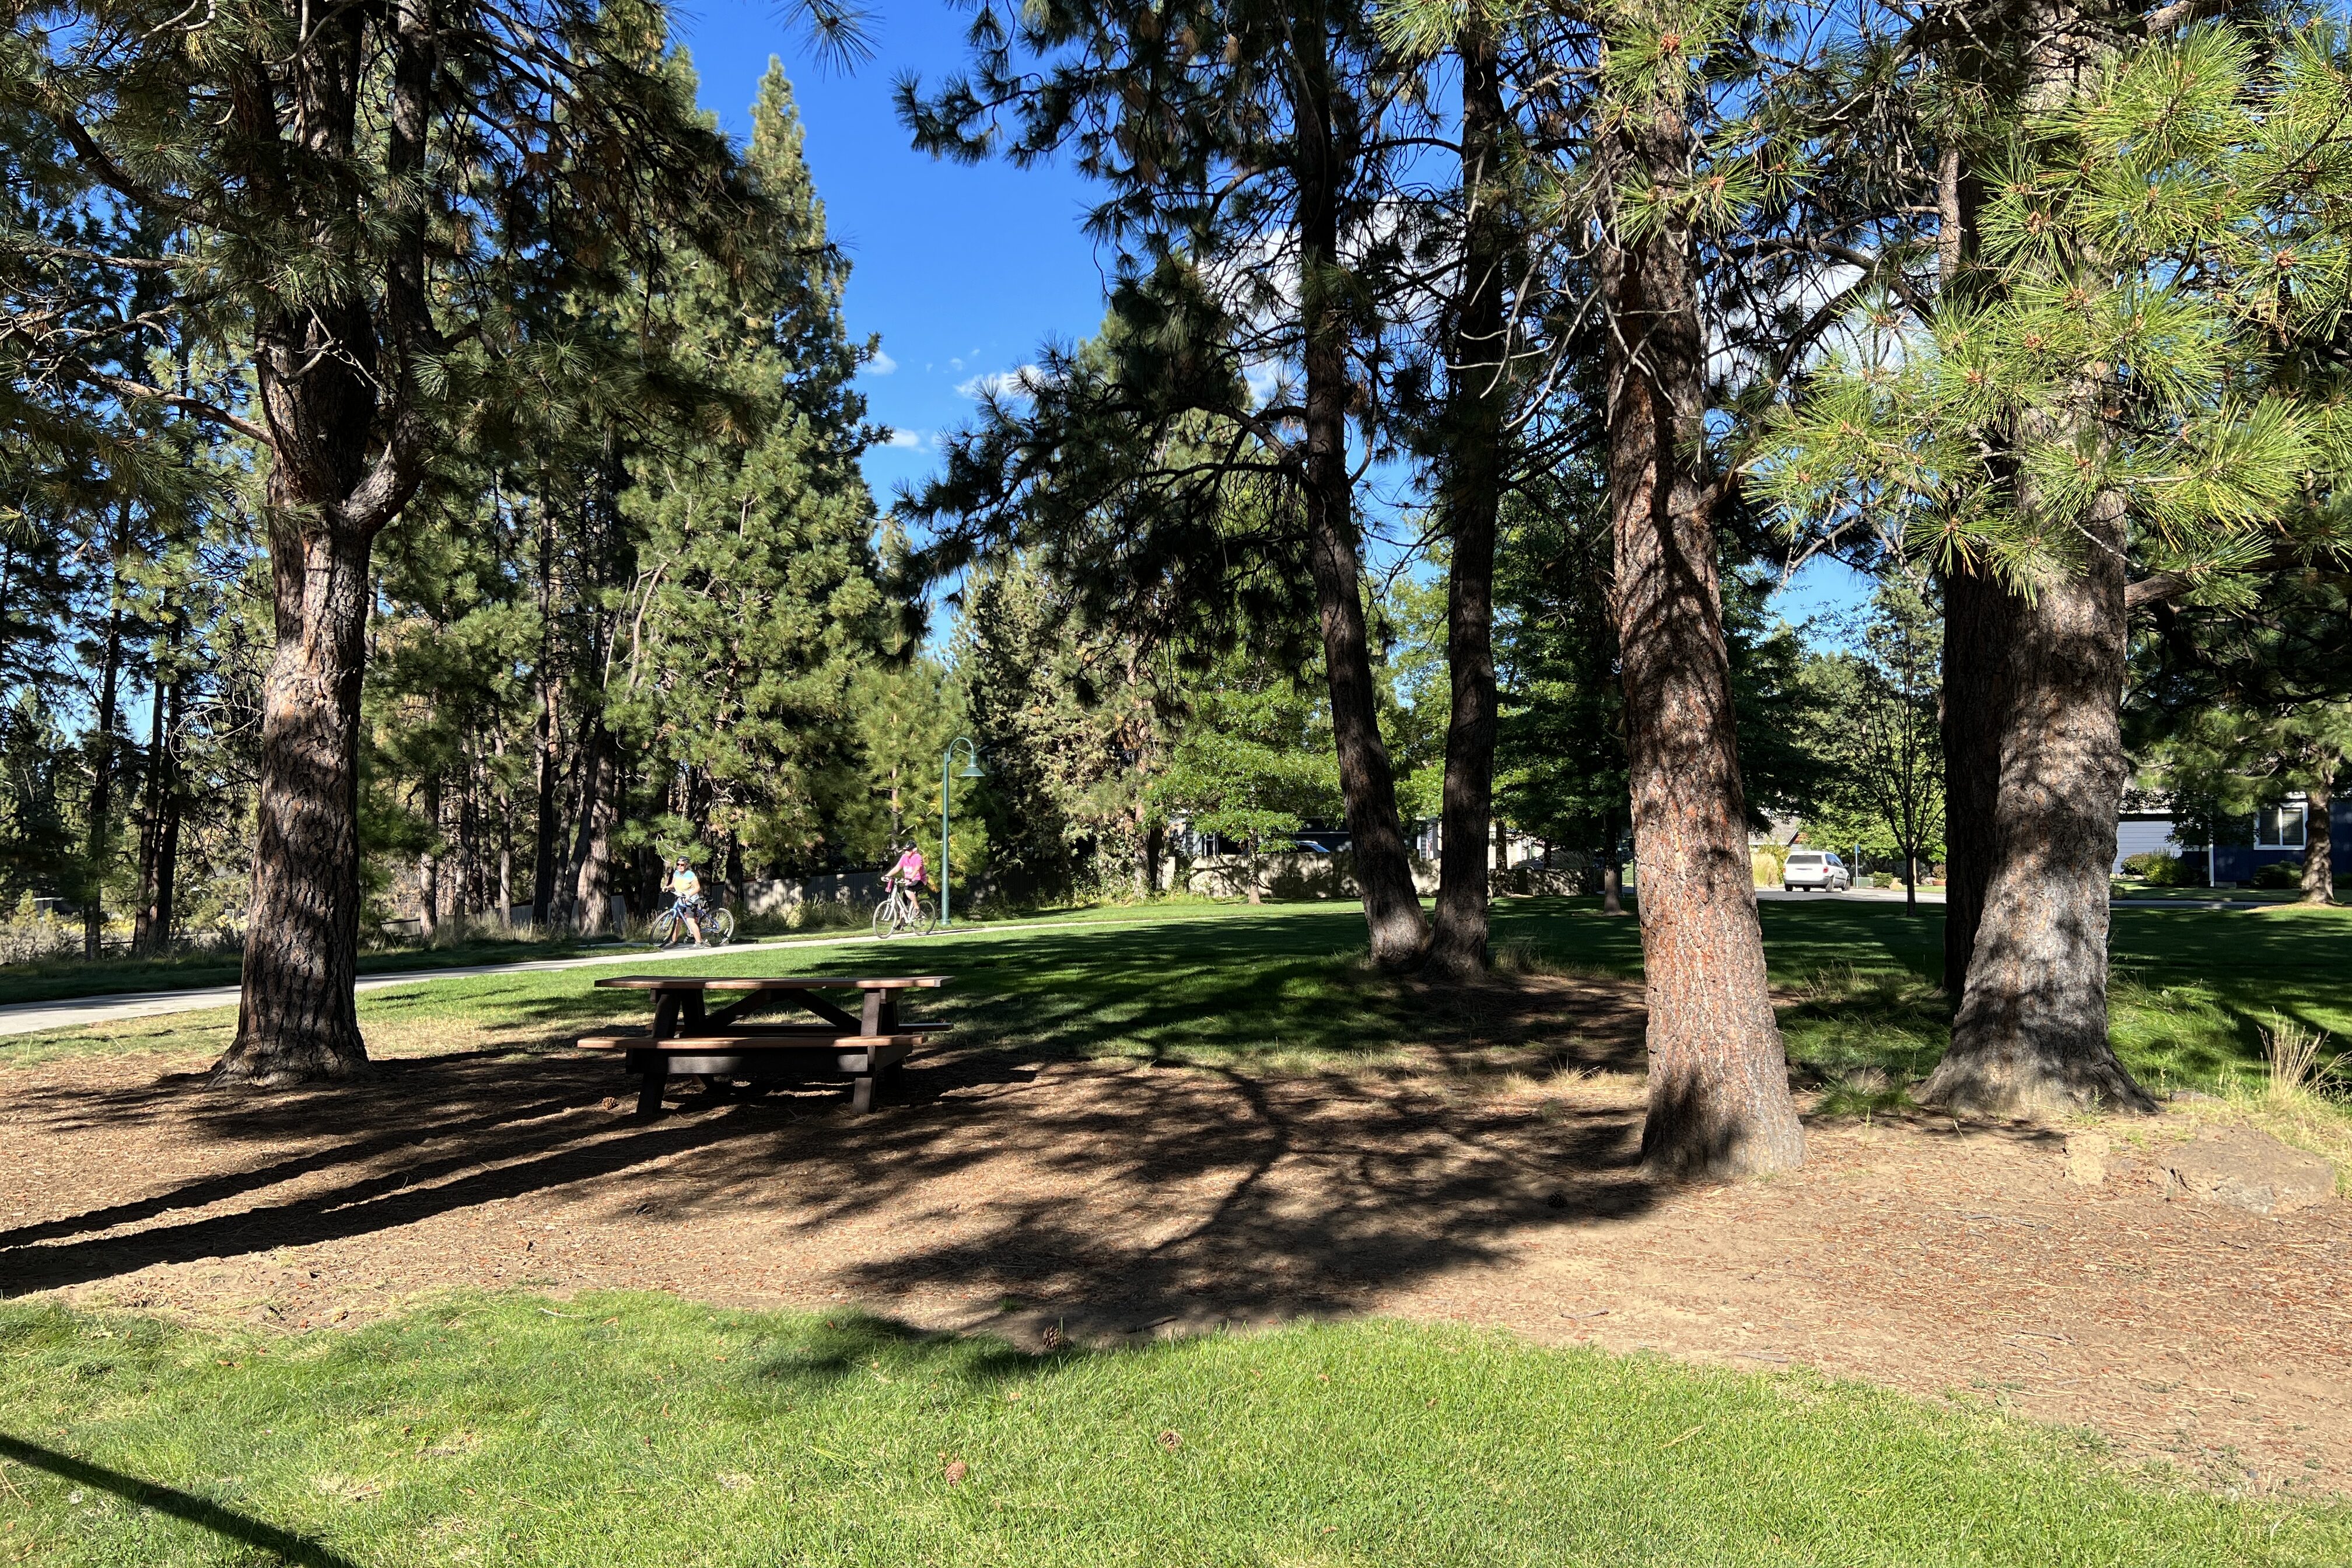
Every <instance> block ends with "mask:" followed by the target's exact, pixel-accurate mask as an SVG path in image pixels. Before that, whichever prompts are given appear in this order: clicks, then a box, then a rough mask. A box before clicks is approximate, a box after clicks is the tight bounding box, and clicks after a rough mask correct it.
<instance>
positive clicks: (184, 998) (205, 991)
mask: <svg viewBox="0 0 2352 1568" xmlns="http://www.w3.org/2000/svg"><path fill="white" fill-rule="evenodd" d="M1051 923H1056V922H1045V921H1032V922H1024V923H1022V924H1018V925H969V926H955V927H952V928H950V929H949V930H947V931H934V932H932V933H931V934H930V935H929V936H921V937H898V938H896V939H894V940H896V941H898V942H949V941H952V940H954V939H955V938H957V937H961V936H970V935H971V934H973V933H974V932H999V931H1043V930H1045V929H1046V926H1047V925H1048V924H1051ZM1132 923H1134V922H1132V921H1088V922H1087V924H1088V926H1089V928H1092V927H1094V926H1100V925H1125V924H1132ZM872 940H874V939H873V938H871V937H867V936H860V935H857V934H856V933H855V932H850V931H839V932H835V933H834V934H832V935H829V936H819V937H795V938H793V939H792V940H790V941H786V942H738V943H736V944H735V945H734V946H732V947H686V946H679V947H673V948H645V947H633V948H630V949H629V950H628V951H626V952H600V953H595V954H592V955H591V956H589V957H586V958H539V959H532V960H530V961H529V962H527V963H481V964H475V965H472V966H470V967H467V968H464V969H411V970H406V971H404V972H402V973H398V974H369V975H362V977H361V978H360V982H359V984H357V985H355V986H353V987H352V989H353V990H354V991H383V990H385V989H387V988H388V987H391V986H394V985H422V984H425V983H426V982H428V981H434V980H467V979H471V978H472V977H474V976H475V975H479V974H537V973H542V972H545V971H548V970H555V969H586V968H590V967H592V966H593V965H596V964H600V963H635V964H646V963H665V962H667V961H668V960H671V959H678V958H709V957H710V956H711V955H712V954H714V953H720V952H772V951H774V950H776V949H778V948H788V947H839V946H841V945H842V944H843V943H844V942H870V941H872ZM236 1001H237V987H236V986H234V985H208V986H205V987H203V988H202V989H199V990H190V991H136V992H132V993H131V994H127V995H119V996H68V997H63V998H60V999H58V1000H57V1001H52V1002H16V1003H11V1004H9V1005H6V1006H0V1037H6V1036H9V1035H34V1034H39V1033H40V1032H41V1031H43V1030H45V1029H78V1028H81V1027H84V1026H88V1025H91V1024H112V1023H118V1022H120V1021H121V1020H122V1019H125V1018H152V1017H155V1016H158V1015H160V1014H164V1013H195V1012H201V1011H202V1010H204V1009H205V1008H207V1007H234V1006H236Z"/></svg>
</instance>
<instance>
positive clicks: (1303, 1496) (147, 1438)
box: [0, 1295, 2352, 1568]
mask: <svg viewBox="0 0 2352 1568" xmlns="http://www.w3.org/2000/svg"><path fill="white" fill-rule="evenodd" d="M0 1400H5V1406H6V1408H7V1409H8V1410H9V1411H10V1412H11V1413H12V1414H11V1417H10V1421H9V1424H8V1427H7V1443H6V1447H5V1455H6V1458H7V1459H8V1460H9V1463H8V1464H7V1467H6V1468H5V1470H0V1475H5V1479H6V1480H7V1483H8V1489H10V1490H11V1491H12V1492H13V1494H14V1495H13V1498H12V1505H11V1508H10V1510H9V1517H10V1519H11V1520H12V1521H13V1523H14V1528H13V1529H12V1530H10V1531H7V1532H6V1533H5V1534H0V1545H5V1546H7V1547H9V1548H11V1549H12V1551H13V1552H15V1553H16V1554H19V1555H26V1554H29V1555H30V1556H31V1557H32V1558H34V1559H36V1560H38V1561H40V1562H43V1563H58V1564H97V1563H109V1564H113V1563H249V1562H265V1561H273V1560H275V1561H292V1562H301V1563H325V1564H330V1565H334V1564H343V1563H366V1564H370V1565H376V1564H419V1565H422V1564H438V1563H451V1562H462V1563H483V1564H507V1563H514V1564H521V1563H530V1564H547V1565H551V1568H554V1565H562V1564H572V1563H581V1564H591V1563H593V1564H599V1565H602V1564H606V1563H705V1564H738V1563H740V1564H745V1565H752V1564H758V1565H761V1568H765V1565H768V1564H772V1563H803V1562H814V1563H856V1564H869V1563H870V1564H891V1565H894V1568H895V1565H898V1564H916V1563H956V1564H961V1563H991V1564H994V1563H1002V1564H1015V1563H1018V1564H1024V1565H1031V1564H1034V1565H1039V1568H1053V1565H1058V1564H1072V1565H1086V1568H1094V1565H1097V1564H1128V1563H1133V1564H1147V1563H1148V1564H1160V1563H1212V1564H1234V1565H1241V1564H1274V1563H1320V1564H1352V1565H1362V1568H1373V1565H1380V1568H1389V1565H1405V1568H1412V1565H1421V1564H1429V1565H1438V1564H1455V1563H1459V1564H1465V1565H1466V1564H1475V1565H1477V1568H1488V1565H1491V1564H1538V1563H1541V1564H1554V1563H1628V1564H1632V1563H1709V1564H1723V1565H1727V1568H1739V1565H1743V1564H1750V1563H1755V1564H1764V1563H1770V1564H1790V1565H1794V1564H1799V1563H1825V1562H1834V1563H1843V1564H1903V1565H1906V1568H1911V1565H1921V1568H1924V1565H1929V1564H1937V1563H2080V1564H2093V1563H2097V1564H2126V1563H2128V1564H2132V1565H2134V1568H2141V1565H2147V1568H2163V1565H2168V1564H2181V1565H2187V1564H2200V1565H2202V1564H2208V1563H2224V1562H2226V1563H2247V1564H2281V1565H2284V1564H2319V1563H2338V1562H2341V1561H2343V1560H2344V1559H2345V1556H2346V1554H2347V1552H2352V1515H2347V1511H2346V1510H2344V1509H2343V1508H2341V1507H2340V1506H2330V1505H2326V1504H2317V1505H2312V1504H2297V1503H2294V1502H2293V1501H2289V1500H2263V1501H2252V1502H2232V1501H2228V1500H2222V1499H2220V1498H2216V1497H2213V1496H2210V1495H2206V1494H2203V1493H2200V1492H2197V1491H2193V1490H2189V1489H2185V1488H2183V1487H2180V1486H2179V1485H2178V1484H2176V1483H2175V1482H2173V1481H2172V1480H2171V1479H2169V1478H2166V1477H2162V1476H2149V1477H2143V1478H2141V1479H2140V1480H2139V1481H2138V1482H2137V1484H2136V1483H2134V1482H2132V1481H2128V1480H2126V1479H2123V1478H2120V1477H2118V1476H2116V1475H2115V1474H2112V1473H2109V1472H2108V1471H2107V1470H2106V1469H2105V1468H2104V1466H2103V1464H2102V1462H2101V1459H2100V1456H2099V1454H2098V1452H2097V1450H2096V1448H2095V1446H2094V1445H2092V1444H2090V1443H2089V1442H2088V1441H2087V1440H2084V1439H2080V1438H2075V1437H2071V1436H2065V1435H2062V1434H2055V1433H2051V1432H2048V1431H2045V1430H2042V1429H2038V1428H2031V1427H2027V1426H2021V1425H2014V1424H2011V1423H2008V1422H2004V1421H2001V1420H2000V1419H1998V1418H1995V1417H1992V1416H1990V1415H1985V1414H1983V1413H1982V1412H1980V1411H1979V1410H1977V1409H1974V1408H1972V1407H1968V1406H1958V1405H1956V1406H1951V1407H1940V1406H1935V1405H1927V1404H1923V1403H1920V1402H1917V1401H1914V1400H1909V1399H1906V1398H1904V1397H1902V1396H1899V1395H1895V1394H1888V1393H1885V1392H1882V1391H1876V1390H1871V1389H1866V1388H1863V1387H1858V1386H1855V1385H1852V1384H1838V1383H1832V1382H1830V1381H1828V1380H1826V1379H1822V1378H1820V1377H1817V1376H1814V1375H1811V1374H1809V1373H1801V1372H1800V1373H1780V1374H1775V1375H1765V1374H1751V1373H1728V1372H1722V1371H1709V1370H1705V1369H1700V1368H1695V1367H1688V1366H1682V1365H1677V1364H1675V1363H1669V1362H1666V1361H1664V1360H1663V1359H1661V1358H1655V1357H1648V1356H1637V1357H1630V1358H1629V1357H1617V1356H1611V1355H1606V1354H1602V1353H1601V1352H1593V1351H1584V1350H1549V1349H1539V1348H1534V1347H1529V1346H1527V1345H1524V1344H1521V1343H1517V1342H1513V1341H1511V1340H1509V1339H1507V1338H1505V1337H1503V1336H1500V1335H1496V1334H1491V1333H1485V1332H1479V1331H1468V1330H1461V1329H1447V1328H1437V1327H1418V1326H1409V1325H1404V1324H1398V1323H1390V1322H1358V1323H1353V1324H1348V1325H1342V1326H1320V1327H1317V1326H1298V1327H1293V1328H1288V1329H1283V1330H1279V1331H1269V1332H1255V1333H1247V1334H1238V1333H1236V1334H1219V1335H1212V1336H1210V1337H1207V1338H1204V1339H1197V1340H1190V1341H1185V1342H1174V1343H1160V1344H1155V1345H1151V1346H1149V1347H1145V1348H1138V1349H1128V1350H1115V1351H1085V1350H1069V1351H1065V1352H1057V1353H1055V1354H1051V1355H1043V1356H1033V1355H1029V1354H1026V1353H1024V1352H1020V1351H1018V1350H1016V1349H1014V1348H1013V1347H1011V1346H1008V1345H1005V1344H1003V1343H1000V1342H992V1341H985V1340H970V1339H943V1338H928V1337H923V1336H919V1335H916V1334H913V1333H910V1332H908V1331H904V1330H902V1329H899V1328H898V1327H896V1326H895V1325H892V1324H889V1323H887V1322H882V1321H874V1320H871V1319H866V1318H862V1317H858V1316H856V1315H854V1314H835V1315H834V1316H831V1317H815V1316H799V1315H789V1316H788V1315H778V1314H754V1313H738V1312H727V1311H721V1310H714V1309H709V1308H705V1307H699V1306H695V1305H692V1304H690V1303H687V1302H682V1301H678V1300H673V1299H669V1298H664V1297H651V1296H642V1295H631V1296H620V1295H587V1296H582V1297H578V1298H575V1299H572V1300H565V1301H555V1300H541V1299H537V1298H531V1297H527V1296H521V1295H511V1296H497V1297H488V1298H482V1297H473V1298H461V1299H457V1300H450V1301H448V1302H446V1303H444V1304H442V1305H439V1306H436V1307H434V1308H431V1309H428V1310H420V1311H416V1312H413V1313H411V1314H409V1315H407V1316H405V1317H403V1318H399V1319H394V1320H391V1321H383V1322H380V1323H377V1324H375V1325H373V1326H372V1327H370V1328H367V1329H364V1330H361V1331H354V1332H349V1333H335V1332H329V1333H315V1334H308V1335H300V1336H292V1337H288V1336H278V1337H268V1338H265V1337H260V1336H254V1335H232V1334H214V1333H205V1332H197V1331H182V1330H175V1329H170V1328H166V1327H164V1326H163V1325H161V1324H158V1323H156V1322H154V1321H152V1320H139V1319H120V1318H104V1319H101V1318H94V1317H86V1316H78V1315H73V1314H68V1313H66V1312H62V1311H58V1310H54V1309H39V1308H26V1307H15V1308H7V1309H0Z"/></svg>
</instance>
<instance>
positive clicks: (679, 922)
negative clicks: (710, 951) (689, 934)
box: [653, 904, 735, 947]
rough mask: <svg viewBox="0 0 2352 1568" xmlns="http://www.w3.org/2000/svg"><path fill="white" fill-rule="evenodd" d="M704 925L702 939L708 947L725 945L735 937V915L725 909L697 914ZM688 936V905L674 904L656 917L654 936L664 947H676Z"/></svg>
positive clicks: (702, 925)
mask: <svg viewBox="0 0 2352 1568" xmlns="http://www.w3.org/2000/svg"><path fill="white" fill-rule="evenodd" d="M696 918H697V921H698V923H699V924H700V925H701V927H702V941H703V944H704V945H705V946H707V947H724V946H726V945H727V944H728V943H729V942H732V941H733V940H734V939H735V917H734V916H733V915H731V914H730V913H729V912H728V911H727V910H725V909H723V908H722V909H716V910H701V911H699V912H698V915H697V917H696ZM685 937H686V906H685V905H684V904H672V905H670V907H669V908H667V909H666V910H663V911H662V912H661V913H659V914H657V915H656V916H655V917H654V928H653V938H654V940H655V941H656V942H659V943H661V944H662V946H664V947H675V946H677V943H678V942H681V941H682V940H684V939H685Z"/></svg>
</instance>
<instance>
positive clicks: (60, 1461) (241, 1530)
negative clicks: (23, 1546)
mask: <svg viewBox="0 0 2352 1568" xmlns="http://www.w3.org/2000/svg"><path fill="white" fill-rule="evenodd" d="M0 1458H10V1459H14V1460H16V1463H18V1464H20V1465H23V1466H25V1467H26V1468H30V1469H36V1470H46V1471H47V1472H48V1473H49V1474H50V1475H53V1476H56V1477H57V1478H58V1479H60V1480H67V1481H71V1482H73V1483H74V1484H75V1485H76V1486H84V1487H90V1488H94V1489H97V1490H100V1491H107V1492H112V1493H113V1494H114V1495H115V1496H116V1497H119V1498H121V1499H122V1500H124V1501H126V1502H131V1503H135V1504H137V1505H138V1506H139V1507H141V1508H145V1509H152V1510H154V1511H156V1512H157V1513H166V1514H169V1515H171V1516H172V1517H173V1519H184V1520H186V1521H188V1522H189V1523H190V1524H193V1525H195V1526H197V1527H198V1528H199V1529H203V1530H209V1531H212V1532H213V1533H214V1534H215V1535H219V1536H224V1537H226V1539H228V1540H230V1541H235V1542H241V1543H243V1544H244V1545H247V1546H252V1547H257V1548H259V1549H260V1550H261V1551H264V1552H268V1553H270V1554H271V1555H272V1556H273V1557H275V1558H277V1559H278V1561H279V1562H281V1563H301V1564H303V1565H304V1568H359V1564H358V1563H354V1562H352V1560H351V1559H350V1558H348V1557H346V1556H344V1555H343V1554H342V1553H341V1552H334V1551H331V1550H329V1549H328V1548H326V1547H324V1546H321V1545H320V1544H319V1543H318V1542H315V1541H313V1540H311V1539H310V1537H309V1536H307V1535H297V1534H295V1533H294V1532H293V1531H289V1530H280V1529H279V1528H278V1526H276V1525H274V1524H269V1523H267V1522H265V1521H261V1520H257V1519H254V1518H252V1517H250V1516H248V1515H246V1514H242V1513H238V1512H236V1510H233V1509H226V1508H223V1507H221V1505H220V1504H218V1503H216V1502H214V1501H212V1500H210V1499H207V1498H200V1497H197V1496H195V1495H194V1493H192V1492H184V1491H181V1490H180V1489H177V1488H176V1487H167V1486H163V1485H160V1484H158V1483H157V1482H154V1481H142V1480H141V1479H139V1478H138V1477H136V1476H126V1475H124V1474H123V1473H122V1472H121V1471H120V1470H110V1469H108V1468H106V1467H104V1466H103V1465H93V1464H91V1463H90V1462H89V1460H87V1459H77V1458H74V1457H73V1456H72V1455H70V1454H60V1453H58V1451H57V1450H55V1449H54V1448H44V1447H41V1446H40V1445H39V1444H37V1443H27V1442H25V1441H23V1440H21V1439H19V1438H16V1437H11V1436H6V1435H5V1434H0Z"/></svg>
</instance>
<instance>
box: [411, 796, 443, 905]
mask: <svg viewBox="0 0 2352 1568" xmlns="http://www.w3.org/2000/svg"><path fill="white" fill-rule="evenodd" d="M418 795H420V796H421V800H420V803H419V805H418V807H417V809H418V810H419V811H420V812H422V813H423V814H424V816H425V848H424V851H423V852H422V853H421V854H419V855H418V856H417V857H416V923H417V926H418V928H419V929H420V930H421V931H423V932H424V935H425V941H427V942H431V941H432V940H433V938H434V936H435V935H436V933H438V932H439V931H440V930H441V780H440V779H439V777H438V776H428V777H427V778H426V779H425V783H424V784H423V785H422V786H421V787H420V789H419V790H418Z"/></svg>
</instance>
